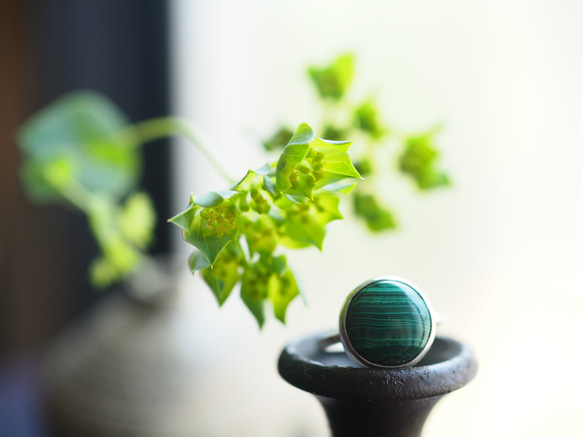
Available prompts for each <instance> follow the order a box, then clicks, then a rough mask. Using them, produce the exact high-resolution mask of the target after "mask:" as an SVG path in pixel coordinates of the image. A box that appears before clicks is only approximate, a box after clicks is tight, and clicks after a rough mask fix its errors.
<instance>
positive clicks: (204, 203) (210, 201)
mask: <svg viewBox="0 0 583 437" xmlns="http://www.w3.org/2000/svg"><path fill="white" fill-rule="evenodd" d="M236 194H239V192H238V191H232V190H221V191H211V192H209V193H207V194H205V195H204V196H193V197H192V201H193V202H194V204H195V205H197V206H200V207H202V208H213V207H215V206H219V205H220V204H221V203H223V201H225V200H226V199H230V198H231V197H233V196H235V195H236Z"/></svg>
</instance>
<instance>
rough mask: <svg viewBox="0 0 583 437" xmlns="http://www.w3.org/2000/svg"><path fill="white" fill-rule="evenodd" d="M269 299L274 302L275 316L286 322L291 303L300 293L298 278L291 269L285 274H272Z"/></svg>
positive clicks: (269, 284)
mask: <svg viewBox="0 0 583 437" xmlns="http://www.w3.org/2000/svg"><path fill="white" fill-rule="evenodd" d="M267 289H268V291H267V294H268V298H269V300H270V301H271V302H272V303H273V312H274V313H275V317H277V319H278V320H280V321H281V322H282V323H283V324H285V314H286V312H287V308H288V306H289V304H290V303H291V302H292V301H293V300H294V299H295V298H296V297H297V296H299V294H300V291H299V288H298V284H297V283H296V278H295V276H294V274H293V273H292V271H291V270H290V269H286V270H285V272H284V273H283V275H271V276H270V277H269V282H268V286H267Z"/></svg>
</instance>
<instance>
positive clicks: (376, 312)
mask: <svg viewBox="0 0 583 437" xmlns="http://www.w3.org/2000/svg"><path fill="white" fill-rule="evenodd" d="M345 328H346V335H347V336H348V339H349V340H350V343H351V344H352V348H353V349H354V351H356V353H357V354H358V355H360V356H361V357H362V358H364V360H366V361H368V362H369V363H373V364H377V365H380V366H385V367H398V366H402V365H404V364H407V363H409V362H411V361H412V360H414V359H415V358H416V357H417V356H418V355H419V354H420V353H421V352H423V350H424V348H425V346H426V345H427V343H428V341H429V339H430V338H431V330H432V320H431V313H430V310H429V307H428V306H427V303H426V302H425V300H424V299H423V297H422V296H421V295H420V294H419V292H418V291H417V290H415V289H414V288H413V287H411V286H410V285H408V284H406V283H404V282H400V281H397V280H394V279H380V280H378V281H375V282H373V283H371V284H368V285H366V286H365V287H363V288H362V289H361V290H360V291H359V292H358V293H356V294H355V295H354V296H353V297H352V299H351V300H350V301H349V304H348V308H346V314H345Z"/></svg>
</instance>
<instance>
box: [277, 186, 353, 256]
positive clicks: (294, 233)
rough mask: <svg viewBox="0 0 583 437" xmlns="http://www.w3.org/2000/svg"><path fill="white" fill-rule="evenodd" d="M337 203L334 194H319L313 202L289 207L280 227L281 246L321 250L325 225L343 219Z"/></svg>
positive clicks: (337, 198) (337, 199) (336, 197)
mask: <svg viewBox="0 0 583 437" xmlns="http://www.w3.org/2000/svg"><path fill="white" fill-rule="evenodd" d="M339 203H340V199H339V197H338V196H337V195H336V194H335V193H332V192H321V193H318V195H317V196H316V197H315V198H314V201H309V202H308V203H306V204H299V205H297V206H296V207H290V208H289V210H288V213H287V220H286V221H285V222H284V223H283V224H282V227H281V235H280V241H281V244H283V245H284V246H287V247H289V248H295V249H297V248H302V247H308V246H315V247H317V248H318V249H319V250H322V245H323V242H324V237H325V236H326V225H327V224H328V223H329V222H331V221H333V220H339V219H342V218H343V217H342V215H341V214H340V211H339V210H338V205H339Z"/></svg>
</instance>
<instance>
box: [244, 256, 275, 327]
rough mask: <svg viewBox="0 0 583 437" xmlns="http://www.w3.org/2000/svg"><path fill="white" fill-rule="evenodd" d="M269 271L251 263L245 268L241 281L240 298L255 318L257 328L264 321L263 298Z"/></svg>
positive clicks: (264, 297) (265, 292) (261, 325)
mask: <svg viewBox="0 0 583 437" xmlns="http://www.w3.org/2000/svg"><path fill="white" fill-rule="evenodd" d="M269 276H270V273H269V272H266V271H265V270H264V269H262V268H260V267H259V265H258V264H251V265H248V266H247V267H246V268H245V271H244V272H243V279H242V281H241V299H242V300H243V302H244V303H245V305H246V306H247V308H248V309H249V311H251V314H253V316H254V317H255V319H256V320H257V323H258V324H259V328H262V327H263V324H264V323H265V299H266V298H267V284H268V281H269Z"/></svg>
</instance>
